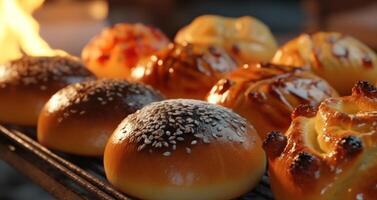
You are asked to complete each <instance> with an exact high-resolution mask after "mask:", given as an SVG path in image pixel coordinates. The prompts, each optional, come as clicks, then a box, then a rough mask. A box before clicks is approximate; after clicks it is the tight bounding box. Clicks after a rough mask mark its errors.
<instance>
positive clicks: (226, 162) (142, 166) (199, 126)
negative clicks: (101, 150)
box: [104, 99, 266, 200]
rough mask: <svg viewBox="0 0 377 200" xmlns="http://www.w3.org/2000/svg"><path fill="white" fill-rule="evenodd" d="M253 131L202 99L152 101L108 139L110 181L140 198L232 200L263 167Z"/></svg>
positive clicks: (106, 160)
mask: <svg viewBox="0 0 377 200" xmlns="http://www.w3.org/2000/svg"><path fill="white" fill-rule="evenodd" d="M261 145H262V144H261V141H260V139H259V137H258V135H257V133H256V131H255V129H254V128H253V127H252V126H251V125H250V124H248V123H247V122H246V120H245V119H243V118H242V117H240V116H239V115H237V114H235V113H233V112H232V111H230V110H228V109H226V108H223V107H221V106H216V105H212V104H208V103H206V102H203V101H198V100H184V99H174V100H166V101H161V102H156V103H152V104H150V105H148V106H146V107H144V108H143V109H141V110H139V111H137V112H136V113H134V114H131V115H129V116H128V117H127V118H126V119H125V120H123V122H122V123H121V124H120V125H119V126H118V128H117V129H116V130H115V132H114V133H113V135H112V136H111V138H110V139H109V141H108V144H107V146H106V150H105V155H104V164H105V172H106V176H107V178H108V180H109V181H110V182H111V183H112V184H113V185H114V186H116V187H117V188H119V189H120V190H121V191H123V192H125V193H127V194H129V195H132V196H134V197H137V198H140V199H161V200H162V199H190V200H191V199H232V198H235V197H238V196H240V195H242V194H243V193H245V192H247V191H248V190H250V189H251V188H253V187H254V186H255V185H256V184H257V183H258V182H259V180H260V178H261V177H262V175H263V172H264V169H265V164H266V163H265V154H264V152H263V149H262V147H261Z"/></svg>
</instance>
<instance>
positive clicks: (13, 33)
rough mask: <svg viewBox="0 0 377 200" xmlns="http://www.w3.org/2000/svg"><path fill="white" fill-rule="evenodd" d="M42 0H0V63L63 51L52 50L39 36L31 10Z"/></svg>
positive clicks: (39, 4)
mask: <svg viewBox="0 0 377 200" xmlns="http://www.w3.org/2000/svg"><path fill="white" fill-rule="evenodd" d="M43 1H44V0H0V52H1V55H0V63H4V62H7V61H9V60H13V59H17V58H20V57H21V56H22V55H23V54H26V55H32V56H53V55H56V54H62V53H63V51H58V50H53V49H51V48H50V46H49V45H48V44H47V43H46V42H45V41H44V40H43V39H42V38H41V37H40V35H39V25H38V22H37V21H36V20H35V19H34V18H33V17H32V15H31V14H32V12H33V11H34V10H35V9H36V8H38V7H39V6H41V5H42V3H43Z"/></svg>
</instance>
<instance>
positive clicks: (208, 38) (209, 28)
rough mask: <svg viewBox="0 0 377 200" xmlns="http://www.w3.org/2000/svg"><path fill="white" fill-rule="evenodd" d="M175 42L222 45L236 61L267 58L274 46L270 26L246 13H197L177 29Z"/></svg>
mask: <svg viewBox="0 0 377 200" xmlns="http://www.w3.org/2000/svg"><path fill="white" fill-rule="evenodd" d="M175 42H177V43H181V44H184V43H192V44H199V45H207V46H214V45H217V46H221V47H224V48H225V49H226V50H227V51H228V53H229V54H231V55H232V56H233V57H234V58H236V60H237V61H238V62H239V64H244V63H255V62H260V61H270V59H271V58H272V56H273V55H274V54H275V52H276V50H277V44H276V41H275V38H274V36H273V35H272V33H271V31H270V29H269V28H268V27H267V26H266V25H265V24H264V23H263V22H261V21H259V20H258V19H256V18H253V17H250V16H244V17H239V18H230V17H222V16H217V15H203V16H200V17H197V18H196V19H194V21H192V22H191V24H189V25H188V26H186V27H184V28H182V29H181V30H180V31H179V32H178V33H177V35H176V36H175Z"/></svg>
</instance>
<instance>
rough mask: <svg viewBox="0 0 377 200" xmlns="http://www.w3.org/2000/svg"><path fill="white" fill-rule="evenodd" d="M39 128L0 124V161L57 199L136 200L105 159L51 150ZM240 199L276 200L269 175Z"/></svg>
mask: <svg viewBox="0 0 377 200" xmlns="http://www.w3.org/2000/svg"><path fill="white" fill-rule="evenodd" d="M35 133H36V131H35V128H32V127H19V126H12V125H0V159H2V160H4V161H5V162H7V163H9V164H10V165H11V166H13V167H14V168H15V169H17V170H18V171H19V172H20V173H22V174H24V175H25V176H27V177H29V178H30V179H32V180H33V181H34V182H35V183H37V184H39V185H40V186H41V187H42V188H44V189H45V190H46V191H48V192H50V193H51V194H52V195H53V196H55V197H56V198H57V199H90V200H92V199H106V200H110V199H111V200H113V199H119V200H126V199H136V198H133V197H131V196H128V195H127V194H123V193H121V192H119V191H118V190H117V189H115V188H114V187H113V186H112V185H110V183H109V182H108V181H107V180H106V177H105V171H104V168H103V164H102V159H99V158H90V157H81V156H72V155H68V154H64V153H60V152H55V151H51V150H49V149H47V148H45V147H43V146H41V145H40V144H39V143H38V142H36V140H35V136H36V134H35ZM238 199H240V200H251V199H253V200H272V199H274V198H273V195H272V192H271V190H270V186H269V181H268V177H267V175H265V176H263V178H262V180H261V182H260V183H259V184H258V186H257V187H256V188H254V189H253V190H252V191H250V192H248V193H247V194H245V195H243V196H241V197H239V198H238Z"/></svg>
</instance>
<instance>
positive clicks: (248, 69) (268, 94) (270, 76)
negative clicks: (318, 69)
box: [207, 63, 337, 138]
mask: <svg viewBox="0 0 377 200" xmlns="http://www.w3.org/2000/svg"><path fill="white" fill-rule="evenodd" d="M332 96H337V93H336V91H335V90H334V89H333V88H332V87H331V86H330V85H329V84H328V83H327V82H326V81H324V80H322V79H321V78H319V77H317V76H315V75H313V74H312V73H310V72H308V71H306V70H303V69H302V68H296V67H290V66H281V65H274V64H270V63H262V64H254V65H244V66H243V67H242V68H239V69H237V70H235V71H233V72H231V73H229V74H228V75H227V76H226V77H225V78H224V79H221V80H219V81H218V82H217V84H216V85H215V86H214V87H213V88H212V90H211V92H210V93H209V95H208V96H207V101H208V102H210V103H214V104H219V105H222V106H225V107H228V108H231V109H232V110H233V111H235V112H237V113H238V114H240V115H241V116H243V117H245V118H246V119H248V120H249V122H250V123H251V124H253V125H254V127H255V128H256V129H257V131H258V133H259V135H260V136H261V138H264V137H265V136H266V134H267V133H268V132H270V131H272V130H280V131H285V130H286V129H287V128H288V126H289V124H290V122H291V120H290V115H291V112H292V111H293V109H294V108H295V107H296V106H298V105H300V104H303V103H305V104H311V105H318V104H319V103H320V102H321V101H322V100H324V99H326V98H328V97H332Z"/></svg>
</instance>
